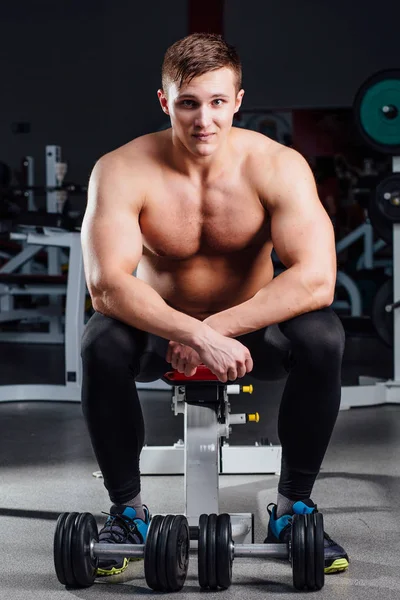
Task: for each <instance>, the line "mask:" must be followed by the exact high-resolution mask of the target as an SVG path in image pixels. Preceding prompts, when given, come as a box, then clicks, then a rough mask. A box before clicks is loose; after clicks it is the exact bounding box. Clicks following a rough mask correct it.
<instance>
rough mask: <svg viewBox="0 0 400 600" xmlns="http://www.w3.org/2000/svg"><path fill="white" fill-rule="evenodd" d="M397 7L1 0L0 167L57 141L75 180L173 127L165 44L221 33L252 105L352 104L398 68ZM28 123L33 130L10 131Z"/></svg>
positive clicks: (40, 165)
mask: <svg viewBox="0 0 400 600" xmlns="http://www.w3.org/2000/svg"><path fill="white" fill-rule="evenodd" d="M399 17H400V4H399V3H398V2H396V1H394V0H391V1H389V2H372V3H366V2H361V1H356V2H353V3H350V2H348V1H345V0H335V1H332V0H318V1H317V0H301V1H299V0H279V2H260V1H259V0H246V1H243V0H227V1H226V2H223V1H220V0H214V1H207V0H204V1H203V2H200V1H197V2H194V1H190V0H188V1H185V0H174V1H173V2H169V3H165V2H161V0H153V1H152V2H143V3H140V2H126V1H122V0H114V1H113V2H111V1H110V0H108V1H106V0H96V1H95V0H80V1H79V0H58V2H53V1H50V0H36V1H35V2H32V0H20V1H19V2H14V3H11V2H5V3H2V9H1V24H2V27H1V35H0V62H1V73H2V86H1V94H0V108H1V110H0V160H2V161H4V162H6V163H8V164H9V165H10V166H12V167H13V168H14V169H15V168H18V166H19V161H20V158H21V157H22V156H23V155H29V154H30V155H32V156H34V158H35V164H36V182H37V183H41V182H43V183H44V147H45V145H46V144H59V145H61V147H62V151H63V159H64V160H67V161H68V162H69V172H68V175H67V179H68V180H74V181H76V182H79V183H82V184H84V183H86V182H87V179H88V176H89V174H90V171H91V168H92V166H93V164H94V163H95V161H96V160H97V159H98V158H99V157H100V156H101V155H102V154H104V153H105V152H107V151H110V150H112V149H114V148H116V147H118V146H120V145H121V144H124V143H126V142H128V141H129V140H131V139H132V138H134V137H136V136H139V135H142V134H144V133H148V132H150V131H154V130H156V129H158V128H159V127H160V126H162V125H163V124H164V123H165V120H164V118H163V115H162V113H161V110H160V108H159V105H158V100H157V97H156V90H157V88H158V87H159V85H160V68H161V63H162V58H163V54H164V52H165V50H166V48H167V47H168V46H169V45H170V44H171V43H173V42H174V41H176V40H177V39H179V38H181V37H184V36H185V35H187V34H188V33H190V32H192V31H206V30H208V31H216V32H219V33H223V34H224V35H225V37H226V39H227V41H228V42H230V43H233V44H234V45H236V46H237V48H238V50H239V53H240V55H241V57H242V61H243V69H244V87H245V89H246V95H245V98H244V108H247V109H251V108H255V107H258V108H264V109H269V108H273V109H293V108H328V107H341V108H346V107H350V106H351V104H352V102H353V97H354V94H355V93H356V90H357V89H358V87H359V86H360V84H361V83H362V82H363V81H364V79H366V78H367V77H368V76H369V75H371V74H372V73H374V72H375V71H377V70H380V69H384V68H389V67H393V66H396V65H398V63H399V58H400V57H399V45H398V24H399V22H400V19H399ZM16 123H29V124H30V133H20V134H18V133H13V124H14V128H15V124H16Z"/></svg>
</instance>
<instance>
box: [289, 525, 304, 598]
mask: <svg viewBox="0 0 400 600" xmlns="http://www.w3.org/2000/svg"><path fill="white" fill-rule="evenodd" d="M292 571H293V585H294V587H295V588H296V590H304V589H306V522H305V515H294V516H293V521H292Z"/></svg>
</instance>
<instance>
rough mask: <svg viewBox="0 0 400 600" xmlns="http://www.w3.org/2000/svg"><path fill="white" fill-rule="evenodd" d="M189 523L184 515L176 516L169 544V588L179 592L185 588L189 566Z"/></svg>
mask: <svg viewBox="0 0 400 600" xmlns="http://www.w3.org/2000/svg"><path fill="white" fill-rule="evenodd" d="M189 547H190V536H189V523H188V521H187V518H186V517H185V516H183V515H177V516H175V517H174V520H173V522H172V523H171V527H170V530H169V536H168V544H167V557H166V559H167V562H166V570H167V578H168V590H169V591H170V592H179V590H181V589H182V588H183V585H184V583H185V581H186V576H187V572H188V568H189Z"/></svg>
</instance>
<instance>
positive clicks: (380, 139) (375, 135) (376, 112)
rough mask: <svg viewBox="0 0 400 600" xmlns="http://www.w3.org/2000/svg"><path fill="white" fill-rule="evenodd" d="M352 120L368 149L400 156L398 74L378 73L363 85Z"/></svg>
mask: <svg viewBox="0 0 400 600" xmlns="http://www.w3.org/2000/svg"><path fill="white" fill-rule="evenodd" d="M354 117H355V121H356V124H357V127H358V129H359V132H360V134H361V135H362V137H363V138H364V140H365V141H366V142H367V144H368V145H369V146H371V147H372V148H374V149H375V150H377V151H378V152H383V153H386V154H397V153H398V152H400V70H398V69H391V70H386V71H380V72H379V73H376V74H375V75H372V77H370V78H369V79H367V80H366V81H365V82H364V83H363V85H362V86H361V87H360V89H359V90H358V92H357V94H356V97H355V100H354Z"/></svg>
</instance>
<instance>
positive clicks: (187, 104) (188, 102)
mask: <svg viewBox="0 0 400 600" xmlns="http://www.w3.org/2000/svg"><path fill="white" fill-rule="evenodd" d="M181 104H182V106H193V100H182V102H181Z"/></svg>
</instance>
